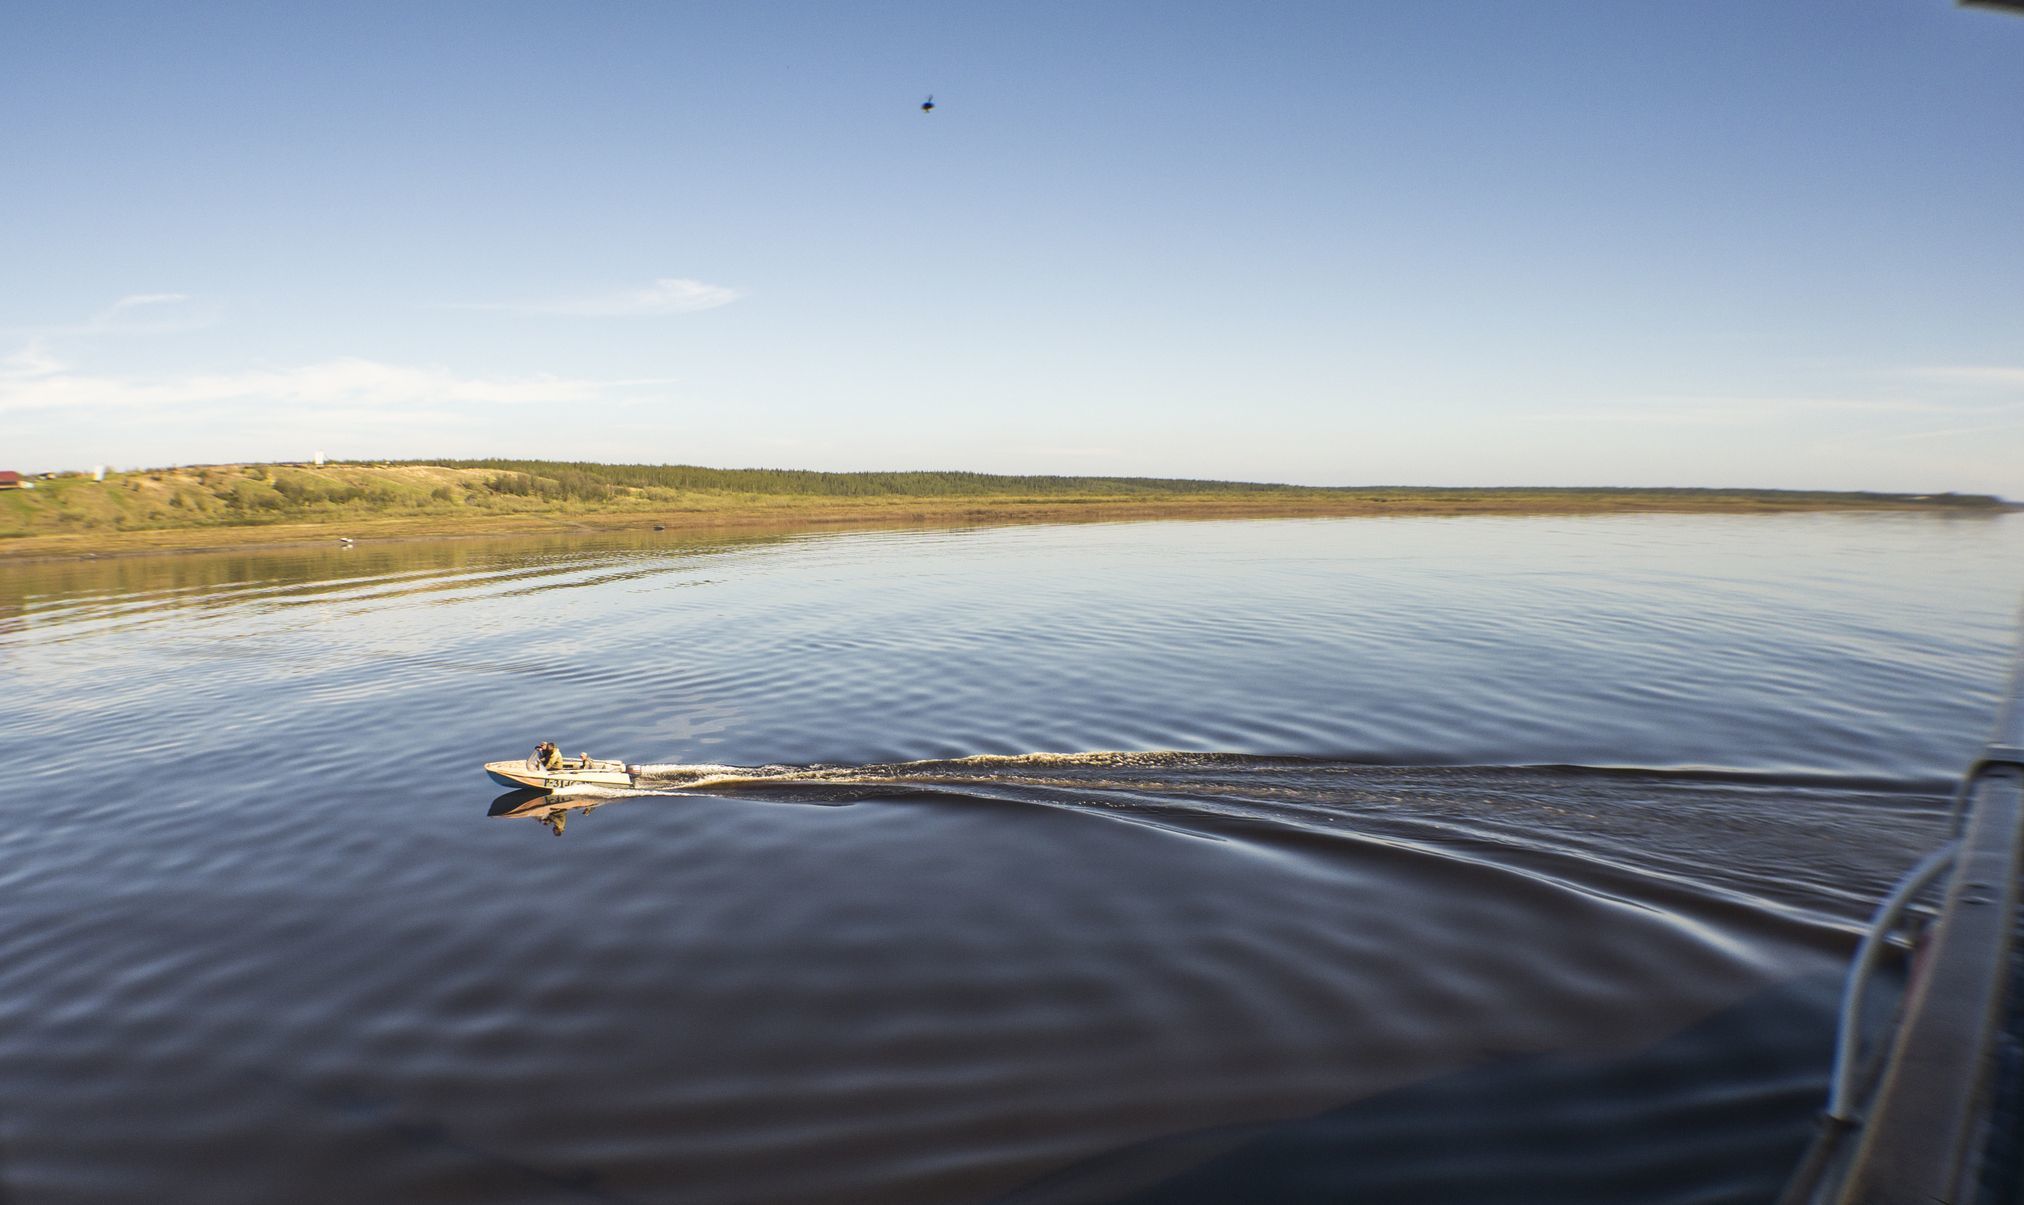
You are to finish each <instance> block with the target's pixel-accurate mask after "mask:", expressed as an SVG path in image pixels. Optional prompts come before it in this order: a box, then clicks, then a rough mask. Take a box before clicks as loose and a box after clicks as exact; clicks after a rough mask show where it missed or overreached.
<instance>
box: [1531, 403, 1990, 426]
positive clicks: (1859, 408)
mask: <svg viewBox="0 0 2024 1205" xmlns="http://www.w3.org/2000/svg"><path fill="white" fill-rule="evenodd" d="M1975 409H1978V408H1977V407H1969V406H1961V405H1953V404H1948V403H1943V402H1928V401H1923V400H1915V399H1909V398H1841V397H1663V398H1649V399H1642V400H1637V401H1629V402H1625V403H1623V404H1621V405H1616V406H1592V407H1585V408H1582V409H1579V410H1550V411H1541V412H1538V413H1534V414H1526V415H1522V416H1521V417H1522V418H1523V419H1524V420H1525V421H1527V422H1542V423H1619V424H1644V425H1650V426H1664V427H1686V426H1710V427H1715V426H1719V427H1744V426H1756V425H1761V424H1764V423H1772V422H1783V421H1788V420H1791V419H1794V418H1808V417H1818V416H1822V415H1830V414H1867V415H1886V414H1960V413H1966V412H1970V411H1973V410H1975Z"/></svg>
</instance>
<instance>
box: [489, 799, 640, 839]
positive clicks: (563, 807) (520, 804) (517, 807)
mask: <svg viewBox="0 0 2024 1205" xmlns="http://www.w3.org/2000/svg"><path fill="white" fill-rule="evenodd" d="M609 802H611V801H610V800H608V799H583V798H579V797H575V796H569V795H554V794H551V793H550V792H548V791H540V790H535V789H534V788H532V787H522V788H520V789H519V790H517V791H508V792H506V793H505V794H504V795H501V796H499V797H498V798H497V799H494V800H493V801H492V806H491V807H489V808H487V809H486V811H485V814H486V815H487V816H507V817H512V818H515V819H521V818H532V819H535V820H539V821H540V822H541V823H543V824H545V825H547V826H548V831H550V832H552V833H554V834H555V835H556V836H558V837H560V836H561V835H562V830H563V828H564V827H565V826H566V825H567V824H568V823H569V813H571V812H577V813H579V814H580V813H583V812H588V811H590V810H591V809H592V808H596V807H602V806H603V805H605V804H606V803H609Z"/></svg>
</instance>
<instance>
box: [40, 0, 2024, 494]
mask: <svg viewBox="0 0 2024 1205" xmlns="http://www.w3.org/2000/svg"><path fill="white" fill-rule="evenodd" d="M929 92H932V93H934V95H935V98H936V103H937V108H936V110H935V112H933V113H932V114H923V113H921V112H920V111H919V109H918V105H919V102H920V100H921V99H922V98H923V96H924V95H926V94H927V93H929ZM2020 111H2024V18H2019V17H2014V16H2008V15H2005V14H2001V13H1996V12H1991V11H1988V10H1980V9H1969V8H1956V7H1954V6H1953V5H1951V4H1948V3H1944V2H1942V0H1920V2H1913V0H1831V2H1830V0H1807V2H1792V3H1765V2H1763V0H1697V2H1695V3H1672V4H1660V3H1624V2H1623V0H1593V2H1586V3H1557V2H1551V0H1526V2H1524V3H1512V2H1508V0H1469V2H1449V0H1427V2H1416V3H1412V4H1397V3H1356V2H1351V0H1336V2H1330V3H1255V4H1253V3H1244V4H1236V3H1214V4H1211V3H1182V2H1169V3H1157V4H1156V3H1122V2H1119V3H1105V2H1091V0H1079V2H1077V3H1047V2H1035V0H1021V2H1019V3H1009V2H1008V3H975V4H971V3H957V2H952V0H936V2H933V3H926V2H922V3H842V2H840V0H839V2H831V3H807V4H792V3H768V2H765V0H755V2H750V3H736V4H733V3H709V4H703V3H696V4H676V3H665V4H647V3H637V4H619V3H602V4H588V5H586V4H562V3H556V4H509V3H486V4H475V3H474V4H462V5H460V4H452V3H431V4H425V5H417V4H412V3H401V4H368V3H347V4H342V5H339V4H328V5H275V4H264V3H263V4H244V5H237V4H197V3H193V4H177V5H163V4H153V3H149V4H130V5H122V4H114V3H86V4H78V3H43V2H40V0H10V3H8V4H6V5H5V6H0V112H5V113H6V114H7V116H8V122H7V124H8V126H9V137H8V139H7V141H6V143H5V149H4V151H0V156H4V158H0V178H4V187H0V430H4V432H5V436H4V439H0V461H4V462H6V463H5V466H0V467H20V468H31V469H34V468H57V467H80V466H86V465H90V464H94V463H101V462H103V463H110V464H114V465H128V466H137V465H159V464H169V463H189V462H216V461H228V460H238V459H256V458H257V459H284V458H299V457H304V456H307V455H308V454H310V453H311V452H313V451H316V450H319V449H320V450H323V451H325V452H327V453H329V454H330V455H333V456H386V457H427V456H478V455H536V454H538V455H549V456H557V457H566V458H582V459H593V460H606V461H635V460H640V461H655V462H661V461H667V462H682V463H698V464H709V465H721V466H753V465H764V466H778V467H796V468H824V469H871V468H937V469H939V468H962V469H976V470H983V471H1003V472H1056V473H1122V474H1142V475H1143V474H1156V475H1181V476H1197V477H1226V478H1245V479H1260V480H1279V481H1297V482H1307V483H1316V484H1367V483H1388V484H1394V483H1395V484H1574V485H1616V484H1623V485H1646V484H1652V485H1717V486H1724V485H1726V486H1788V487H1830V488H1869V489H1904V490H1941V489H1955V490H1974V491H1994V492H1998V493H2003V494H2006V495H2009V496H2013V497H2024V271H2020V268H2024V254H2020V252H2024V222H2020V221H2019V220H2018V219H2017V212H2018V204H2019V198H2024V140H2020V138H2019V137H2018V135H2017V132H2016V131H2017V115H2018V114H2019V112H2020Z"/></svg>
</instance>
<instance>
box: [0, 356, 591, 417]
mask: <svg viewBox="0 0 2024 1205" xmlns="http://www.w3.org/2000/svg"><path fill="white" fill-rule="evenodd" d="M616 387H619V383H617V382H604V381H595V380H586V379H581V378H572V377H559V376H549V375H539V376H531V377H484V376H469V375H464V374H460V373H456V372H452V371H451V370H449V369H447V368H443V367H439V366H434V365H420V366H418V365H408V364H389V363H384V362H382V361H377V360H366V359H359V358H354V357H346V358H340V359H334V360H326V361H322V362H320V363H314V364H305V365H300V366H296V367H291V368H259V369H246V370H240V371H234V372H217V373H201V374H194V375H188V376H181V377H174V378H169V379H163V380H138V379H134V378H128V377H114V376H96V375H90V374H85V373H66V372H54V373H43V374H40V375H28V374H22V375H19V376H16V377H12V378H4V377H0V413H19V412H24V411H30V410H108V409H132V408H148V409H163V408H179V407H190V406H205V405H209V406H216V405H231V404H248V403H259V404H263V405H284V406H299V407H315V408H319V409H320V408H325V407H366V408H380V409H384V408H390V407H416V406H432V405H442V404H444V403H473V402H483V403H496V404H507V405H513V404H541V403H565V402H590V401H596V400H600V399H602V398H604V397H605V396H606V394H607V392H608V391H609V390H610V389H612V388H616Z"/></svg>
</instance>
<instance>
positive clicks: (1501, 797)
mask: <svg viewBox="0 0 2024 1205" xmlns="http://www.w3.org/2000/svg"><path fill="white" fill-rule="evenodd" d="M632 770H633V779H634V786H633V787H632V788H630V789H625V788H613V787H598V786H578V787H572V788H569V789H568V790H566V791H564V792H558V793H557V794H556V795H555V796H553V797H550V798H548V799H545V800H538V801H529V802H528V803H527V804H526V806H523V807H520V808H518V809H505V810H500V809H495V812H494V814H513V815H532V816H536V817H539V818H548V817H552V816H554V815H556V814H559V813H560V812H563V811H569V810H574V811H577V812H588V811H589V810H591V809H592V808H601V807H603V806H605V805H607V804H611V803H614V802H620V801H641V802H646V801H651V800H654V799H661V800H669V799H677V798H684V797H696V796H712V797H720V798H725V799H737V800H745V801H752V802H758V801H764V802H772V803H794V804H804V805H826V806H843V805H851V804H860V803H885V804H898V803H906V802H912V803H916V804H922V803H927V804H934V805H940V806H951V805H960V806H986V805H990V806H1008V805H1009V806H1040V807H1048V808H1055V809H1064V810H1069V811H1074V812H1080V813H1087V814H1093V815H1098V816H1102V817H1105V818H1108V819H1111V820H1115V821H1122V822H1128V823H1133V824H1137V825H1141V826H1150V827H1154V828H1158V829H1162V830H1164V831H1167V832H1169V833H1176V834H1181V835H1185V836H1190V837H1197V838H1206V839H1213V840H1222V841H1232V842H1237V843H1239V844H1242V845H1245V846H1247V847H1249V848H1253V849H1276V850H1285V849H1314V848H1316V847H1317V846H1318V845H1319V846H1327V845H1331V844H1340V843H1343V842H1359V843H1363V844H1366V845H1368V844H1373V843H1375V844H1381V845H1384V846H1386V847H1388V848H1390V849H1392V850H1393V851H1396V852H1400V853H1404V852H1408V851H1410V852H1417V853H1421V854H1432V855H1438V856H1441V857H1446V858H1467V859H1470V860H1473V861H1478V862H1484V863H1493V864H1497V865H1500V866H1506V867H1511V868H1517V869H1521V870H1522V871H1524V872H1525V873H1530V874H1537V875H1541V876H1545V877H1547V878H1550V879H1553V880H1555V881H1560V882H1567V883H1574V884H1577V885H1580V886H1581V888H1582V889H1584V890H1602V891H1607V892H1616V893H1624V894H1629V895H1649V894H1651V893H1652V892H1654V891H1657V890H1660V889H1661V888H1663V889H1665V890H1667V891H1677V892H1686V893H1690V894H1692V895H1694V896H1696V897H1700V898H1702V899H1704V900H1709V899H1719V900H1723V901H1726V902H1727V903H1728V905H1730V906H1733V907H1738V908H1748V909H1753V910H1757V911H1759V912H1761V913H1762V914H1763V915H1765V916H1767V917H1768V916H1771V915H1777V916H1782V917H1784V918H1786V919H1788V920H1794V919H1797V920H1804V921H1806V922H1808V923H1816V924H1824V925H1826V926H1829V927H1831V928H1834V929H1840V930H1846V929H1848V928H1849V927H1850V926H1852V925H1854V924H1855V923H1857V922H1859V921H1860V920H1861V919H1862V918H1863V917H1864V916H1865V915H1866V913H1867V910H1868V908H1869V906H1870V905H1871V903H1872V902H1873V901H1874V900H1875V899H1876V898H1877V897H1878V895H1880V894H1881V893H1882V892H1883V891H1884V890H1886V889H1887V888H1888V886H1889V884H1890V883H1891V881H1892V880H1893V879H1894V878H1895V876H1896V875H1897V874H1898V873H1900V872H1901V871H1902V870H1903V863H1904V858H1905V851H1908V850H1917V849H1921V848H1923V847H1924V846H1925V845H1926V844H1928V843H1929V842H1930V840H1931V839H1932V837H1933V834H1935V833H1936V832H1937V831H1938V829H1939V827H1940V825H1941V822H1942V816H1943V811H1944V805H1945V784H1944V783H1939V782H1925V781H1920V780H1903V779H1889V778H1880V777H1862V778H1858V777H1835V776H1826V775H1817V774H1811V775H1809V774H1763V773H1742V772H1734V771H1725V770H1715V769H1707V768H1694V767H1687V768H1670V769H1648V768H1638V767H1622V766H1566V765H1535V766H1425V765H1381V764H1370V763H1363V762H1352V761H1346V760H1340V759H1322V758H1300V757H1261V756H1255V755H1248V754H1234V753H1186V752H1167V751H1098V752H1079V753H1074V752H1071V753H1027V754H1015V755H995V754H986V755H978V756H973V757H962V758H950V759H935V760H925V761H907V762H888V763H872V764H857V765H851V764H810V765H791V764H774V765H759V766H739V765H724V764H716V763H661V764H640V765H636V766H634V767H632ZM1598 884H1601V885H1600V886H1598Z"/></svg>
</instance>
